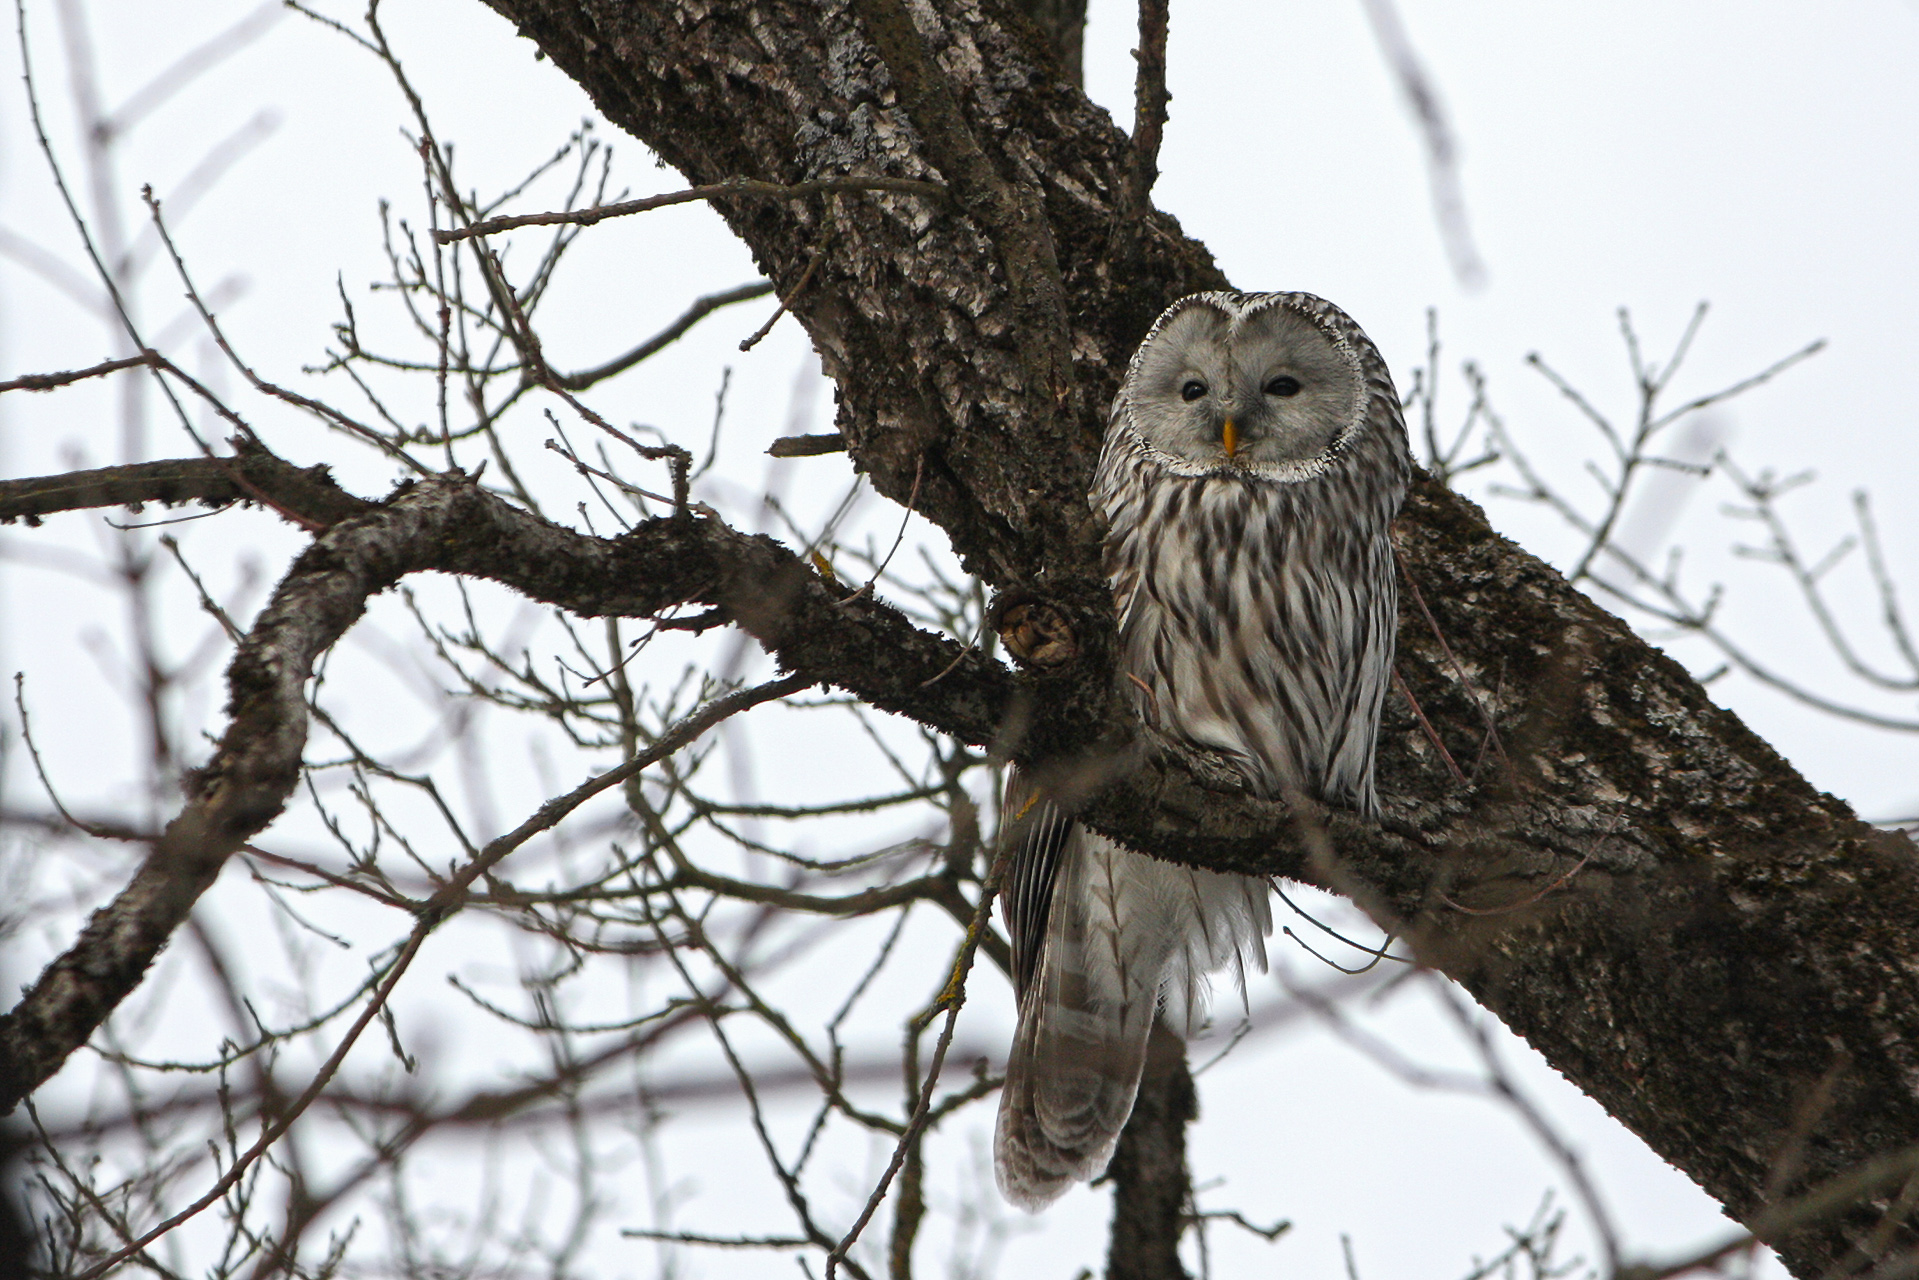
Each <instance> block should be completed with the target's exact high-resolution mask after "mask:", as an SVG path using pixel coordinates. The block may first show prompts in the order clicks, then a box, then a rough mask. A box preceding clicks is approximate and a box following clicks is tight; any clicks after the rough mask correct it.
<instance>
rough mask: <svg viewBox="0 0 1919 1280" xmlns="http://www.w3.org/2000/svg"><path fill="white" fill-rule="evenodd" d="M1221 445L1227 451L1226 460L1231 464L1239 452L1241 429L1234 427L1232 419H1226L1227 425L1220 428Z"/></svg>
mask: <svg viewBox="0 0 1919 1280" xmlns="http://www.w3.org/2000/svg"><path fill="white" fill-rule="evenodd" d="M1219 444H1220V447H1221V448H1222V449H1224V450H1226V460H1227V461H1228V462H1231V461H1232V459H1233V455H1234V454H1236V453H1238V452H1239V428H1237V427H1235V426H1234V425H1233V420H1232V419H1231V418H1228V419H1226V425H1225V426H1224V427H1221V428H1220V432H1219Z"/></svg>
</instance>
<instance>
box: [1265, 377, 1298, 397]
mask: <svg viewBox="0 0 1919 1280" xmlns="http://www.w3.org/2000/svg"><path fill="white" fill-rule="evenodd" d="M1266 394H1267V395H1269V396H1296V395H1298V394H1299V379H1298V378H1293V377H1289V376H1287V375H1286V374H1283V373H1282V374H1280V375H1279V376H1278V377H1277V378H1274V379H1273V380H1272V381H1271V382H1268V383H1267V384H1266Z"/></svg>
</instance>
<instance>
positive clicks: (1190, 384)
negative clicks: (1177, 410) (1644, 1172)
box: [1179, 378, 1206, 400]
mask: <svg viewBox="0 0 1919 1280" xmlns="http://www.w3.org/2000/svg"><path fill="white" fill-rule="evenodd" d="M1205 394H1206V384H1205V383H1203V382H1201V381H1200V380H1199V379H1198V378H1189V379H1188V380H1187V382H1186V385H1185V386H1183V387H1181V388H1180V389H1179V398H1180V399H1181V400H1197V399H1199V398H1200V397H1201V396H1203V395H1205Z"/></svg>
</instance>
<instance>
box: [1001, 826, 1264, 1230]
mask: <svg viewBox="0 0 1919 1280" xmlns="http://www.w3.org/2000/svg"><path fill="white" fill-rule="evenodd" d="M1060 858H1061V861H1060V865H1059V868H1058V872H1057V876H1056V879H1055V880H1054V884H1053V893H1052V902H1051V909H1050V910H1049V911H1048V913H1047V919H1046V933H1045V941H1044V944H1043V949H1042V950H1041V953H1040V955H1039V958H1038V966H1037V969H1036V971H1035V972H1034V974H1033V979H1032V981H1031V983H1030V984H1029V985H1028V987H1027V989H1026V990H1025V991H1024V992H1022V993H1021V997H1020V1013H1019V1030H1018V1032H1017V1033H1016V1034H1015V1036H1014V1039H1013V1051H1012V1055H1011V1058H1010V1060H1009V1061H1008V1063H1007V1065H1006V1085H1005V1088H1004V1089H1003V1090H1002V1092H1001V1094H1000V1108H999V1128H998V1132H997V1134H996V1135H995V1140H994V1156H995V1159H994V1166H995V1172H996V1173H997V1175H998V1179H999V1186H1000V1191H1001V1193H1002V1194H1004V1195H1005V1196H1006V1198H1007V1199H1008V1200H1010V1201H1012V1202H1013V1203H1014V1204H1017V1205H1019V1206H1020V1207H1022V1208H1024V1209H1028V1210H1038V1209H1041V1208H1044V1207H1045V1206H1046V1205H1048V1204H1050V1203H1051V1202H1052V1201H1054V1200H1056V1199H1058V1198H1059V1196H1060V1194H1061V1193H1062V1192H1064V1191H1065V1190H1066V1188H1067V1187H1068V1186H1070V1185H1071V1184H1072V1183H1074V1182H1075V1181H1085V1180H1087V1179H1089V1178H1093V1177H1096V1176H1098V1174H1099V1173H1100V1172H1101V1171H1103V1170H1104V1169H1105V1167H1106V1164H1107V1161H1108V1160H1110V1159H1111V1158H1112V1155H1113V1147H1114V1144H1115V1143H1117V1142H1118V1141H1119V1134H1120V1130H1121V1129H1123V1128H1124V1127H1125V1126H1126V1120H1127V1117H1128V1116H1130V1115H1131V1114H1132V1111H1133V1099H1134V1096H1135V1095H1136V1094H1137V1093H1138V1092H1139V1081H1140V1073H1141V1071H1142V1069H1143V1068H1144V1066H1145V1063H1146V1042H1147V1037H1148V1035H1149V1034H1150V1032H1151V1031H1152V1026H1153V1020H1154V1018H1155V1017H1156V1016H1160V1017H1163V1018H1164V1020H1165V1021H1166V1023H1167V1025H1168V1026H1170V1027H1172V1028H1173V1029H1174V1030H1175V1031H1180V1032H1183V1033H1185V1034H1188V1035H1190V1034H1191V1033H1192V1032H1193V1030H1194V1029H1196V1027H1197V1025H1198V1023H1200V1022H1201V1021H1203V1019H1204V1013H1205V996H1206V978H1205V975H1206V974H1208V973H1210V972H1212V971H1213V970H1215V969H1218V968H1220V967H1222V966H1225V965H1234V966H1235V967H1236V968H1237V970H1238V973H1239V976H1240V977H1241V978H1242V979H1243V977H1244V971H1245V963H1246V961H1247V960H1249V959H1250V960H1251V961H1252V962H1253V963H1254V964H1255V965H1257V967H1258V968H1259V969H1261V970H1262V971H1263V970H1264V969H1265V968H1266V948H1265V937H1266V934H1267V933H1269V932H1270V931H1271V929H1272V914H1271V911H1270V909H1269V907H1268V905H1267V886H1266V882H1265V880H1264V879H1262V878H1260V877H1257V876H1239V875H1221V874H1217V873H1214V872H1210V871H1195V870H1192V869H1190V868H1186V867H1177V866H1174V865H1172V864H1171V863H1166V862H1160V861H1157V860H1155V859H1153V858H1148V857H1145V856H1143V855H1141V854H1137V853H1134V852H1132V851H1131V850H1129V849H1125V848H1122V847H1120V846H1119V845H1116V844H1114V843H1112V842H1111V841H1109V840H1106V839H1105V838H1103V837H1101V836H1097V835H1094V834H1092V833H1091V832H1088V831H1086V830H1084V829H1083V828H1076V829H1075V830H1074V831H1073V832H1072V834H1071V836H1069V837H1068V839H1067V840H1066V841H1065V842H1064V847H1063V848H1062V849H1061V851H1060ZM1162 1004H1163V1006H1164V1009H1163V1012H1162Z"/></svg>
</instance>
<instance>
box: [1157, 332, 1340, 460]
mask: <svg viewBox="0 0 1919 1280" xmlns="http://www.w3.org/2000/svg"><path fill="white" fill-rule="evenodd" d="M1126 390H1127V395H1128V397H1129V401H1130V406H1131V420H1132V425H1133V429H1134V430H1135V431H1136V432H1137V433H1138V434H1139V435H1140V436H1141V438H1143V439H1144V440H1145V441H1146V443H1147V444H1149V445H1151V446H1152V447H1153V448H1154V449H1155V450H1157V451H1158V452H1160V453H1161V454H1163V455H1166V456H1167V458H1168V460H1169V461H1171V462H1173V463H1174V464H1176V469H1177V470H1178V471H1180V472H1181V473H1183V474H1192V475H1201V474H1207V473H1211V472H1229V471H1230V472H1233V473H1237V474H1250V475H1254V476H1264V477H1266V478H1269V479H1274V480H1282V481H1285V480H1298V479H1304V478H1305V477H1306V476H1308V475H1312V474H1316V473H1317V472H1318V471H1319V470H1320V469H1321V468H1322V467H1323V466H1324V465H1325V464H1326V462H1327V460H1328V458H1329V455H1330V454H1331V452H1332V450H1333V449H1334V448H1335V447H1336V446H1337V445H1338V444H1339V443H1340V441H1341V440H1342V439H1343V438H1344V436H1345V434H1346V433H1347V432H1348V431H1349V430H1350V429H1351V428H1352V426H1353V424H1354V423H1355V422H1356V421H1357V420H1358V418H1359V415H1360V411H1361V408H1362V406H1363V403H1364V392H1363V383H1362V379H1361V376H1360V371H1359V367H1358V360H1357V357H1356V356H1355V355H1354V354H1353V353H1352V352H1351V351H1349V350H1347V349H1346V348H1345V347H1344V345H1343V344H1340V343H1336V342H1335V341H1334V339H1333V338H1331V337H1330V336H1328V335H1327V334H1326V333H1325V332H1324V331H1322V330H1321V329H1320V328H1319V326H1318V325H1316V324H1314V323H1313V322H1312V321H1311V320H1310V319H1308V318H1307V317H1306V316H1305V315H1303V314H1301V313H1300V312H1298V311H1295V310H1293V309H1292V308H1291V307H1287V306H1283V305H1269V306H1265V307H1262V308H1260V309H1259V310H1257V311H1253V312H1251V313H1250V314H1248V313H1240V314H1236V315H1235V314H1229V313H1228V312H1227V311H1226V310H1224V309H1222V308H1220V307H1218V306H1216V305H1212V304H1210V303H1202V302H1196V303H1194V304H1191V305H1189V306H1187V307H1185V308H1183V309H1182V310H1180V311H1179V312H1177V313H1175V314H1174V315H1173V316H1172V317H1171V318H1169V319H1168V320H1167V321H1166V322H1165V323H1163V324H1162V325H1161V326H1160V328H1159V330H1158V332H1157V333H1155V334H1154V335H1153V338H1152V339H1151V340H1150V341H1149V342H1148V343H1147V344H1146V346H1145V347H1144V348H1143V349H1142V350H1141V352H1140V356H1139V360H1138V363H1137V364H1136V365H1135V367H1134V368H1133V370H1132V373H1131V376H1130V377H1129V379H1128V383H1127V388H1126Z"/></svg>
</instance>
